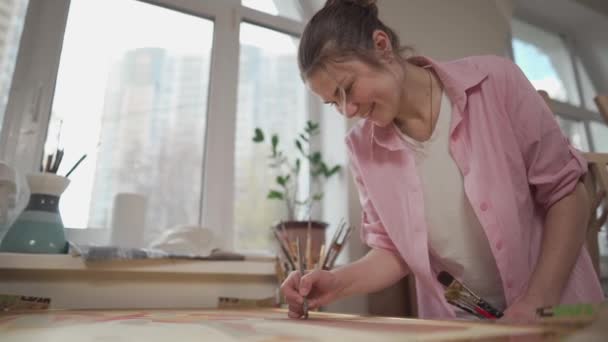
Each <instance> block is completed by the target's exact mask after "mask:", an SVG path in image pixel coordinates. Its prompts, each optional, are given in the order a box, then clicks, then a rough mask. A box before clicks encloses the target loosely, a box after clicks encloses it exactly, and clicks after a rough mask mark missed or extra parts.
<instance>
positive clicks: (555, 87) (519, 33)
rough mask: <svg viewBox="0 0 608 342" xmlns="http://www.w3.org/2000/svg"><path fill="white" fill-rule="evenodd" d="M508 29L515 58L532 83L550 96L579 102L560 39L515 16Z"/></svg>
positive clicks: (568, 57) (575, 103)
mask: <svg viewBox="0 0 608 342" xmlns="http://www.w3.org/2000/svg"><path fill="white" fill-rule="evenodd" d="M512 30H513V53H514V57H515V62H516V63H517V64H518V65H519V67H520V68H521V69H522V71H523V72H524V73H525V74H526V77H528V79H529V80H530V82H532V84H533V85H534V87H535V88H536V89H539V90H540V89H542V90H545V91H546V92H547V93H548V94H549V96H550V97H551V98H552V99H555V100H559V101H562V102H569V103H571V104H573V105H580V98H579V96H578V92H577V90H576V81H575V79H574V71H573V69H572V62H571V60H570V56H569V54H568V50H567V49H566V47H565V45H564V43H563V41H562V39H561V38H560V37H559V36H557V35H555V34H551V33H549V32H546V31H543V30H541V29H539V28H537V27H534V26H532V25H529V24H527V23H525V22H523V21H520V20H517V19H514V20H513V22H512Z"/></svg>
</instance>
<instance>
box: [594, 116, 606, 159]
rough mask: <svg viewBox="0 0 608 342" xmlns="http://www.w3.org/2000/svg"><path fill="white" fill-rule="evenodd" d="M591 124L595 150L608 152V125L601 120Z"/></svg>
mask: <svg viewBox="0 0 608 342" xmlns="http://www.w3.org/2000/svg"><path fill="white" fill-rule="evenodd" d="M590 126H591V135H592V136H593V146H595V151H597V152H602V153H608V126H606V124H604V123H599V122H591V124H590Z"/></svg>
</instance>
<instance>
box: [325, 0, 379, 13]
mask: <svg viewBox="0 0 608 342" xmlns="http://www.w3.org/2000/svg"><path fill="white" fill-rule="evenodd" d="M345 5H350V6H353V5H354V6H359V7H361V8H365V9H367V10H371V11H373V12H376V13H377V12H378V8H377V7H376V0H327V2H326V3H325V7H334V6H336V7H337V6H345Z"/></svg>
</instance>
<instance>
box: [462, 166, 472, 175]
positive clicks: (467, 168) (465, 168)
mask: <svg viewBox="0 0 608 342" xmlns="http://www.w3.org/2000/svg"><path fill="white" fill-rule="evenodd" d="M469 171H471V170H470V169H469V167H468V166H465V167H463V168H462V173H463V174H464V175H465V176H466V175H468V174H469Z"/></svg>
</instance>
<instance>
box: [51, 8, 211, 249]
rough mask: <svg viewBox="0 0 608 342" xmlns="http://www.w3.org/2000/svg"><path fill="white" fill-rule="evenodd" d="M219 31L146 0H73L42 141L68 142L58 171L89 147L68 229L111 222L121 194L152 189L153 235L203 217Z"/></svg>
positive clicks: (68, 201)
mask: <svg viewBox="0 0 608 342" xmlns="http://www.w3.org/2000/svg"><path fill="white" fill-rule="evenodd" d="M135 17H137V25H133V20H132V19H133V18H135ZM109 23H111V25H109ZM213 28H214V25H213V22H211V21H210V20H207V19H203V18H200V17H196V16H192V15H187V14H184V13H180V12H177V11H173V10H169V9H166V8H162V7H158V6H154V5H150V4H146V3H143V2H140V1H134V0H120V1H117V0H113V1H88V0H72V1H71V4H70V10H69V16H68V21H67V26H66V30H65V36H64V43H63V48H62V50H61V60H60V66H59V72H58V76H57V82H56V90H55V95H54V98H53V105H52V113H51V118H50V125H49V130H48V134H47V141H46V144H45V150H46V151H47V152H48V153H51V152H53V151H55V150H56V149H57V148H63V149H65V155H64V158H63V162H62V167H61V168H60V169H59V174H65V172H66V171H67V170H68V169H69V168H70V166H72V165H73V164H74V163H75V162H76V160H77V159H79V158H80V157H81V156H82V155H84V154H87V158H86V159H85V160H84V162H83V163H82V164H81V165H80V166H79V167H78V169H77V170H76V171H75V172H74V173H73V174H72V176H70V178H71V181H72V182H71V184H70V186H69V187H68V189H67V190H66V192H65V193H64V195H63V196H62V199H61V207H60V209H61V213H62V217H63V220H64V223H65V225H66V227H70V228H85V227H109V226H110V222H108V220H109V216H110V215H109V213H110V212H111V209H112V202H113V199H114V196H115V195H116V194H117V193H120V192H134V193H139V194H143V195H145V196H146V198H147V199H146V200H147V211H146V227H147V229H146V237H147V238H148V239H149V238H150V237H152V236H153V235H154V233H156V232H159V231H162V230H163V229H166V228H169V227H171V226H173V225H176V224H188V223H198V221H199V214H200V202H201V189H202V178H203V155H204V141H205V139H204V135H205V129H206V109H207V89H208V83H209V63H210V58H211V44H212V38H213Z"/></svg>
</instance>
